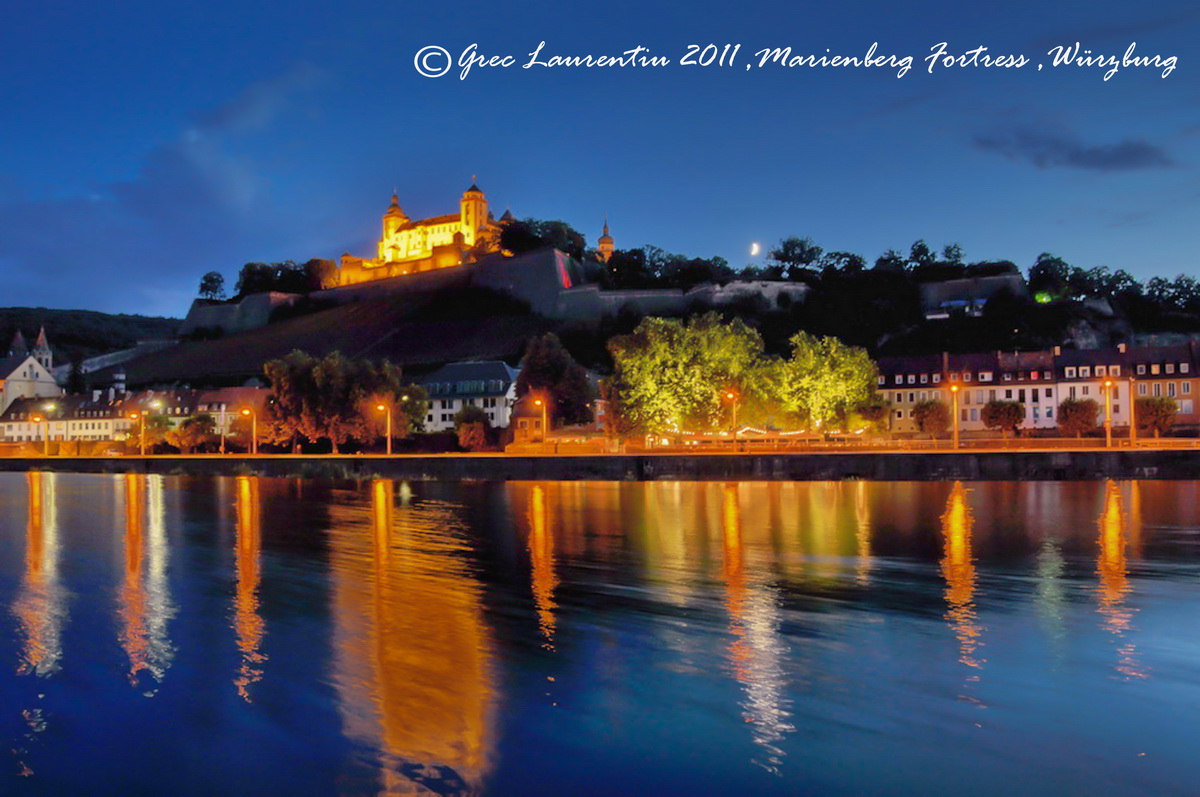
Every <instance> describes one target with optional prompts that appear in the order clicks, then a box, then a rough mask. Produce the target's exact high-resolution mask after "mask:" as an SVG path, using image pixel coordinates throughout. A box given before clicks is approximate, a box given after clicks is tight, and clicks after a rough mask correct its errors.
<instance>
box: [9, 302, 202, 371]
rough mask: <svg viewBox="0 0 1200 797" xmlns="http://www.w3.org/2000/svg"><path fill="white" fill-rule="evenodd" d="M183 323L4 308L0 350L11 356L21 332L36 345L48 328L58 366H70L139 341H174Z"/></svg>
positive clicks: (142, 318) (144, 317) (146, 318)
mask: <svg viewBox="0 0 1200 797" xmlns="http://www.w3.org/2000/svg"><path fill="white" fill-rule="evenodd" d="M180 323H182V322H181V320H180V319H178V318H161V317H151V316H144V315H124V314H120V315H111V314H109V313H98V312H95V311H93V310H49V309H47V308H45V307H0V347H2V348H3V349H4V352H6V353H7V351H8V344H9V342H10V341H12V338H13V335H14V334H15V333H16V331H17V330H18V329H20V330H21V333H22V334H23V335H24V336H25V341H26V342H27V343H28V344H29V345H30V346H32V345H33V342H34V340H36V338H37V333H38V329H39V328H40V327H42V326H43V325H44V326H45V327H46V336H47V337H48V338H49V339H50V347H51V348H52V349H53V350H54V360H55V363H56V364H60V363H68V362H71V361H72V360H73V359H74V358H76V357H84V358H86V357H92V356H94V355H96V354H102V353H104V352H108V351H115V350H117V349H127V348H130V347H131V346H133V345H134V344H135V343H137V341H139V340H148V339H161V338H173V337H175V332H176V331H177V330H178V329H179V325H180Z"/></svg>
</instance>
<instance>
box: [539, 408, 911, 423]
mask: <svg viewBox="0 0 1200 797" xmlns="http://www.w3.org/2000/svg"><path fill="white" fill-rule="evenodd" d="M903 417H904V410H896V418H897V419H901V418H903ZM521 423H525V422H524V421H521Z"/></svg>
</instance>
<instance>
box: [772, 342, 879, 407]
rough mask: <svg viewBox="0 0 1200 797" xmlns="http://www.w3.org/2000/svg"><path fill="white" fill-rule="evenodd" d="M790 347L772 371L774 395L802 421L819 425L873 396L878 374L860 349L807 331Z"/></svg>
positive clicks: (873, 364)
mask: <svg viewBox="0 0 1200 797" xmlns="http://www.w3.org/2000/svg"><path fill="white" fill-rule="evenodd" d="M791 344H792V356H791V357H790V358H789V359H787V360H785V361H783V362H782V363H780V364H779V366H778V368H777V369H776V374H777V380H778V381H777V384H776V385H775V389H776V391H777V392H776V396H777V398H778V400H779V402H780V404H781V405H782V407H783V408H784V409H785V410H787V411H789V412H792V413H795V414H796V415H797V416H799V417H800V418H801V419H802V420H803V421H805V422H807V423H809V424H812V425H813V426H816V427H820V426H823V425H825V424H827V423H829V421H831V420H833V419H834V418H836V417H838V416H839V415H844V414H845V413H847V412H848V411H850V410H851V409H853V408H855V407H857V406H858V405H860V404H862V403H863V402H865V401H867V400H868V399H869V398H871V396H872V395H873V394H874V389H875V384H876V380H877V376H878V372H877V371H876V368H875V363H874V362H873V361H872V360H871V358H870V357H869V356H868V355H867V352H866V351H865V350H864V349H860V348H858V347H856V346H847V345H846V344H844V343H842V342H841V341H840V340H838V339H837V338H832V337H824V338H818V337H814V336H812V335H809V334H808V333H807V332H798V333H796V334H795V335H793V336H792V339H791Z"/></svg>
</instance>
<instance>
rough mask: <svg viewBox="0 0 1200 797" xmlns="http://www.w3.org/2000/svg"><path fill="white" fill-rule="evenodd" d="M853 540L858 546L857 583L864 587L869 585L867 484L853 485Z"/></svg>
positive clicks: (869, 540)
mask: <svg viewBox="0 0 1200 797" xmlns="http://www.w3.org/2000/svg"><path fill="white" fill-rule="evenodd" d="M854 518H855V521H856V526H855V531H854V540H855V542H856V543H857V544H858V566H857V568H856V575H857V579H856V580H857V581H858V583H859V584H860V585H862V586H864V587H866V586H869V585H870V584H871V507H870V505H869V504H868V503H867V483H866V482H865V481H859V482H857V483H856V484H855V485H854Z"/></svg>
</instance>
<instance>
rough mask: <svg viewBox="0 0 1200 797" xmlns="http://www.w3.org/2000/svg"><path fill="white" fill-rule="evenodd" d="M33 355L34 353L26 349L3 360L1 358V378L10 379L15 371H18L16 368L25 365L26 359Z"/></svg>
mask: <svg viewBox="0 0 1200 797" xmlns="http://www.w3.org/2000/svg"><path fill="white" fill-rule="evenodd" d="M31 357H32V355H31V354H30V353H29V352H27V351H26V352H22V353H20V354H12V355H9V356H8V357H5V358H4V359H3V360H0V379H8V378H9V377H11V376H12V375H13V374H14V373H16V370H17V369H18V368H20V367H21V366H22V365H24V364H25V361H26V360H28V359H30V358H31ZM34 362H37V360H34Z"/></svg>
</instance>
